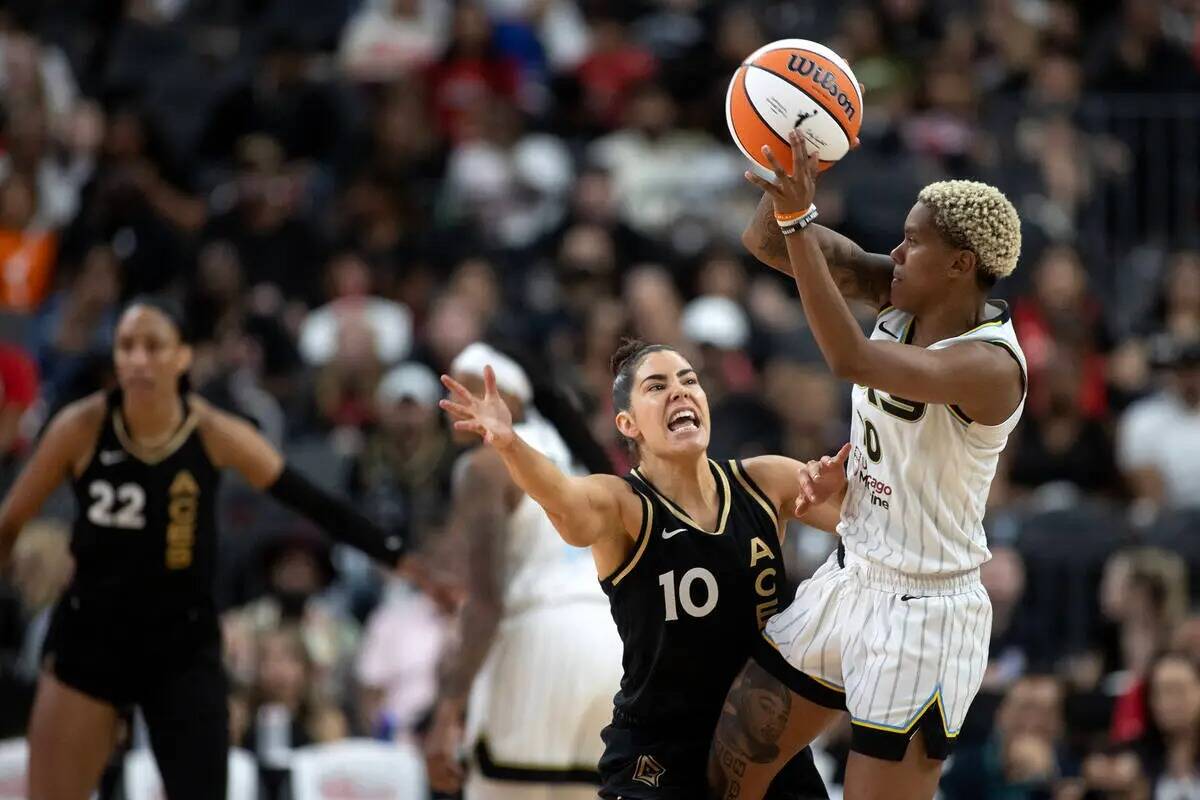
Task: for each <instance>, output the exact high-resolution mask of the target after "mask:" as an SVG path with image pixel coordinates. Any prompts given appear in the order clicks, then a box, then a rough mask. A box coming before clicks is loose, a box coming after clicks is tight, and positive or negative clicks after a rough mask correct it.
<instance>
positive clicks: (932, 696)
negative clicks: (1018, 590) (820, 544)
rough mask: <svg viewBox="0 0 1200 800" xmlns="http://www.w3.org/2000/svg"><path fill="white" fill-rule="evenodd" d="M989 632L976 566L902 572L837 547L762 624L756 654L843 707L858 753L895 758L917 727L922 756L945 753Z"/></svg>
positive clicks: (815, 697)
mask: <svg viewBox="0 0 1200 800" xmlns="http://www.w3.org/2000/svg"><path fill="white" fill-rule="evenodd" d="M839 558H841V559H844V561H841V562H839ZM842 563H844V566H842ZM991 634H992V603H991V600H990V599H989V598H988V596H987V592H986V591H984V588H983V586H982V584H980V582H979V571H978V570H973V571H971V572H969V573H963V574H960V575H953V576H945V577H940V576H939V577H928V576H917V575H907V574H904V573H899V572H896V571H894V570H891V569H887V568H886V567H880V566H878V565H875V564H872V563H870V562H867V561H865V560H864V559H862V558H859V557H857V556H855V555H854V554H852V553H844V552H843V551H842V550H841V548H839V551H838V552H837V553H834V554H833V555H831V556H830V557H829V560H828V561H826V562H825V564H824V565H823V566H822V567H821V568H820V569H818V570H817V572H816V573H815V574H814V575H813V576H812V577H811V578H809V579H808V580H806V581H805V582H804V583H802V584H800V587H799V588H798V589H797V590H796V598H795V600H793V601H792V604H791V605H790V606H788V607H787V608H786V609H784V610H783V611H781V612H780V613H779V614H776V615H775V616H774V617H772V618H771V620H770V621H769V622H768V623H767V627H766V630H764V631H763V635H764V637H765V638H766V640H767V643H768V644H770V645H772V647H763V648H760V649H759V650H758V651H757V652H756V654H755V658H756V659H757V660H758V661H759V663H760V664H761V665H762V666H763V667H764V668H765V669H767V671H768V672H770V673H772V674H773V675H775V677H777V678H778V679H779V680H781V681H783V682H784V683H785V684H787V685H788V686H789V687H790V688H791V689H792V690H793V691H794V692H796V693H797V694H800V695H801V696H803V697H805V698H806V699H808V700H811V701H812V702H814V703H817V704H818V705H822V706H825V707H827V708H837V709H846V710H847V711H849V712H850V721H851V724H852V731H853V733H852V738H851V748H852V749H854V750H855V751H857V752H860V753H863V754H865V755H869V756H874V757H876V758H884V759H887V760H890V761H899V760H900V759H902V758H903V757H904V753H905V750H906V749H907V747H908V742H909V740H911V739H912V737H913V736H914V735H915V734H916V732H917V731H918V730H922V731H924V733H925V747H926V751H927V752H928V753H929V755H930V756H931V757H933V758H946V757H947V756H948V755H949V753H950V749H951V746H952V745H953V743H954V739H955V738H956V737H957V735H958V731H959V729H960V728H961V727H962V723H963V720H964V719H965V718H966V716H967V709H968V707H969V706H970V705H971V701H972V700H973V699H974V698H975V693H976V692H978V691H979V686H980V684H981V683H982V681H983V672H984V669H985V668H986V667H987V657H988V644H989V642H990V641H991Z"/></svg>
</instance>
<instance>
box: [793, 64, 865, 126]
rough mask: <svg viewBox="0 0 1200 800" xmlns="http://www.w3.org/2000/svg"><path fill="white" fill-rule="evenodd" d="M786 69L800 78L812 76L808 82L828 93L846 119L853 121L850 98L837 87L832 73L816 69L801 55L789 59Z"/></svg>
mask: <svg viewBox="0 0 1200 800" xmlns="http://www.w3.org/2000/svg"><path fill="white" fill-rule="evenodd" d="M787 68H788V70H789V71H791V72H794V73H796V74H797V75H799V76H800V77H802V78H808V77H809V76H812V77H811V78H810V80H811V81H812V82H813V84H814V85H816V86H819V87H820V88H822V89H824V90H825V91H827V92H829V96H830V97H833V98H836V99H837V102H838V105H839V106H841V107H842V110H844V111H845V112H846V118H847V119H854V104H853V103H851V102H850V98H849V97H847V96H846V93H845V92H843V91H842V90H841V88H840V87H839V86H838V82H837V76H836V75H834V74H833V73H832V72H826V71H825V70H823V69H821V68H820V67H818V66H817V64H816V62H815V61H813V60H812V59H808V58H805V57H804V56H801V55H793V56H792V57H791V58H789V59H788V65H787Z"/></svg>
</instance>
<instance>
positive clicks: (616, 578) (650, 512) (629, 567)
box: [612, 492, 654, 586]
mask: <svg viewBox="0 0 1200 800" xmlns="http://www.w3.org/2000/svg"><path fill="white" fill-rule="evenodd" d="M637 496H638V499H639V500H641V501H642V533H641V535H640V536H638V544H637V550H636V551H634V554H633V557H632V558H630V559H629V562H628V563H627V564H625V566H623V567H621V568H620V569H619V570H618V571H617V573H616V574H615V575H613V577H612V585H613V586H616V585H617V584H618V583H620V582H621V581H623V580H624V579H625V576H626V575H628V574H629V573H630V572H632V571H633V568H634V567H636V566H637V563H638V562H639V561H641V560H642V555H643V554H644V553H645V552H646V545H648V544H650V531H651V529H652V528H653V527H654V504H653V503H651V502H650V500H649V499H647V497H646V495H644V494H642V493H641V492H638V493H637Z"/></svg>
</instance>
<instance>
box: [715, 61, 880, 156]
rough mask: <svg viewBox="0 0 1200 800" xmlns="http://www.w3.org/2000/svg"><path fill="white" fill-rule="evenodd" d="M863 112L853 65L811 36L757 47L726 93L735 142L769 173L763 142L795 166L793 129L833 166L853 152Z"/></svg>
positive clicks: (730, 129)
mask: <svg viewBox="0 0 1200 800" xmlns="http://www.w3.org/2000/svg"><path fill="white" fill-rule="evenodd" d="M862 112H863V100H862V90H860V89H859V86H858V79H857V78H855V77H854V72H853V71H852V70H851V69H850V65H849V64H847V63H846V62H845V60H844V59H842V57H841V56H839V55H838V54H837V53H835V52H833V51H832V50H830V49H829V48H828V47H826V46H825V45H823V44H818V43H817V42H810V41H808V40H807V39H780V40H779V41H777V42H771V43H770V44H768V45H765V46H763V47H760V48H759V49H757V50H755V51H754V52H753V53H751V54H750V57H749V58H747V59H746V60H745V61H743V62H742V66H740V67H738V70H737V72H735V73H734V74H733V80H731V81H730V82H729V91H728V92H727V93H726V95H725V119H726V121H727V122H728V123H729V132H730V134H732V135H733V141H734V143H735V144H736V145H737V146H738V149H739V150H741V151H742V153H744V154H745V155H746V157H747V158H749V159H750V160H751V161H752V162H754V164H756V165H757V166H758V167H760V168H761V169H759V170H758V171H759V172H762V171H763V170H766V173H765V174H767V175H769V174H770V172H771V167H770V165H769V164H768V163H767V160H766V159H765V158H763V156H762V146H763V145H764V144H765V145H768V146H770V148H771V151H772V152H773V153H774V155H775V158H776V159H778V160H779V163H781V164H783V166H785V167H787V169H788V170H789V171H790V170H791V168H792V148H791V145H790V144H788V140H787V135H788V132H789V131H790V130H792V129H793V128H799V129H800V131H801V133H803V135H804V138H805V140H807V142H808V146H809V148H810V149H811V148H816V151H817V155H818V156H819V157H820V159H821V169H823V170H824V169H828V168H829V167H831V166H833V165H834V164H835V163H836V162H837V161H839V160H840V159H841V158H842V156H844V155H846V153H848V152H850V147H851V145H852V144H853V143H854V140H855V138H857V136H858V130H859V128H860V127H862Z"/></svg>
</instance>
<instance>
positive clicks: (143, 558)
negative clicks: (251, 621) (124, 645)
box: [70, 392, 220, 624]
mask: <svg viewBox="0 0 1200 800" xmlns="http://www.w3.org/2000/svg"><path fill="white" fill-rule="evenodd" d="M181 402H183V404H184V421H183V423H182V424H181V425H180V427H179V429H178V430H177V431H176V432H175V434H174V435H173V436H172V437H171V439H170V440H169V441H168V442H166V443H165V444H164V445H162V446H161V447H159V448H156V449H155V450H153V451H148V450H146V449H145V448H142V447H139V446H138V445H137V444H136V443H135V442H134V441H133V440H132V438H131V437H130V436H129V433H128V431H127V430H126V428H125V423H124V420H123V418H122V415H121V395H120V392H113V393H111V394H110V395H109V397H108V411H107V414H106V415H105V421H104V425H103V427H102V428H101V431H100V436H99V439H98V441H97V443H96V448H95V451H94V452H93V454H92V459H91V461H90V462H89V463H88V465H87V468H86V469H84V471H83V474H82V475H80V476H79V477H78V478H76V479H75V481H74V490H75V499H76V503H77V509H78V510H77V515H76V519H75V527H74V532H73V536H72V539H71V552H72V554H73V555H74V557H75V576H74V579H73V581H72V586H71V591H70V595H71V596H72V597H73V598H76V599H77V602H79V603H82V604H83V605H84V606H87V607H90V609H91V610H95V611H101V612H102V613H108V614H112V615H113V617H112V621H113V622H115V623H117V624H120V621H121V620H122V619H125V620H129V619H131V618H132V619H141V620H146V621H152V620H154V619H160V618H161V619H168V618H170V617H172V616H173V615H177V614H180V613H189V614H192V615H193V616H194V615H195V613H196V612H197V610H203V611H206V612H211V611H212V604H213V603H212V593H213V580H214V577H215V570H216V549H217V528H216V494H217V488H218V485H219V478H220V472H219V470H218V469H217V468H216V467H215V466H214V465H213V463H212V461H211V460H209V457H208V453H207V452H206V451H205V449H204V445H203V444H202V442H201V441H200V434H199V432H198V431H197V416H196V412H195V411H194V410H193V409H192V408H191V407H190V406H189V404H188V402H187V401H186V399H185V400H183V401H181Z"/></svg>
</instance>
